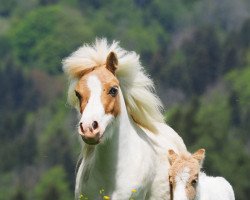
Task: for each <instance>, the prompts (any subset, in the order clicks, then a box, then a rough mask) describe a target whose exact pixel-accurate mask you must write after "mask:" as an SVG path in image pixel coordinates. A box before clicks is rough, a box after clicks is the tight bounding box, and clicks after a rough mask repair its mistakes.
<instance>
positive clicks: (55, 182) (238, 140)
mask: <svg viewBox="0 0 250 200" xmlns="http://www.w3.org/2000/svg"><path fill="white" fill-rule="evenodd" d="M96 37H106V38H108V40H109V41H112V40H118V41H120V44H121V46H122V47H124V48H125V49H127V50H133V51H136V52H137V53H139V54H140V56H141V62H142V63H143V65H144V66H145V69H146V71H147V72H148V73H149V74H150V76H151V77H152V79H153V80H154V81H155V84H156V91H157V93H158V95H159V96H160V97H161V99H162V101H163V103H164V105H165V107H166V109H165V116H166V121H167V123H168V124H169V125H170V126H172V127H173V128H174V129H175V130H176V131H177V132H179V134H180V135H181V136H182V137H183V139H184V142H185V143H186V145H187V147H188V149H189V150H190V151H195V150H196V149H198V148H201V147H203V148H206V152H207V155H206V160H205V163H204V170H205V171H206V172H207V174H209V175H214V176H217V175H220V176H224V177H225V178H226V179H228V180H229V181H230V182H231V183H232V185H233V187H234V190H235V193H236V199H239V200H245V199H248V197H249V196H250V174H249V170H250V134H249V130H250V123H249V121H250V81H249V80H250V3H249V1H247V0H220V1H217V0H210V1H206V0H175V1H171V0H166V1H165V0H154V1H153V0H129V1H128V0H118V1H115V0H107V1H101V0H94V1H91V0H85V1H81V0H26V1H19V0H0V58H1V59H0V85H1V87H0V93H1V98H0V113H1V115H0V160H1V162H0V177H1V178H0V193H1V195H0V200H6V199H8V200H31V199H36V200H55V199H58V200H64V199H65V200H68V199H73V193H74V191H73V190H74V180H75V174H74V172H75V165H76V163H77V159H78V154H79V152H80V146H79V144H78V138H77V131H76V128H75V127H76V123H77V119H76V117H77V115H76V113H75V111H74V110H73V109H72V108H71V107H70V106H69V105H68V104H67V102H66V89H67V80H66V78H65V77H64V75H63V72H62V69H61V60H62V59H63V58H64V57H65V56H68V55H69V54H70V53H71V52H73V51H74V50H75V49H76V48H78V47H79V46H80V45H82V44H83V43H86V42H92V41H94V40H95V38H96Z"/></svg>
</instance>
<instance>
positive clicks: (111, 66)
mask: <svg viewBox="0 0 250 200" xmlns="http://www.w3.org/2000/svg"><path fill="white" fill-rule="evenodd" d="M117 65H118V59H117V56H116V54H115V53H114V52H112V51H111V52H110V53H109V55H108V57H107V60H106V68H107V69H108V70H109V71H111V72H112V73H113V74H115V71H116V69H117Z"/></svg>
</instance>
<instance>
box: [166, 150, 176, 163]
mask: <svg viewBox="0 0 250 200" xmlns="http://www.w3.org/2000/svg"><path fill="white" fill-rule="evenodd" d="M177 157H178V154H177V153H175V152H174V150H173V149H169V150H168V158H169V162H170V165H172V164H173V163H174V161H175V160H176V158H177Z"/></svg>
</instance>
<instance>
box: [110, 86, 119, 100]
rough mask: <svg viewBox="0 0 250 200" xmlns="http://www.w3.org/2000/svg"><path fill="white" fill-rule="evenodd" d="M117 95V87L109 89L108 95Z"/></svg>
mask: <svg viewBox="0 0 250 200" xmlns="http://www.w3.org/2000/svg"><path fill="white" fill-rule="evenodd" d="M117 93H118V88H117V86H114V87H112V88H110V90H109V93H108V94H110V95H111V96H112V97H115V96H116V95H117Z"/></svg>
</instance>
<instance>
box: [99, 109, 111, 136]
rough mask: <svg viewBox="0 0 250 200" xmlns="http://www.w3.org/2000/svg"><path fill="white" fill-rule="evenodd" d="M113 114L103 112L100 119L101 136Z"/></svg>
mask: <svg viewBox="0 0 250 200" xmlns="http://www.w3.org/2000/svg"><path fill="white" fill-rule="evenodd" d="M113 119H114V116H113V115H112V114H105V115H104V116H103V117H102V120H101V121H100V134H101V136H102V135H103V134H104V132H105V130H106V128H107V126H108V125H109V124H110V123H111V122H112V120H113Z"/></svg>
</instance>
